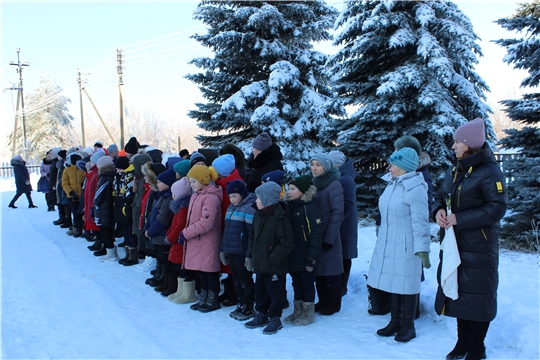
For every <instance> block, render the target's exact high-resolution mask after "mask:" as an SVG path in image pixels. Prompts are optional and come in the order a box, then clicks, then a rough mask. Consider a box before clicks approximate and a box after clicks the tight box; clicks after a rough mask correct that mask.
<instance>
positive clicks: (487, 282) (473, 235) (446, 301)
mask: <svg viewBox="0 0 540 360" xmlns="http://www.w3.org/2000/svg"><path fill="white" fill-rule="evenodd" d="M448 194H450V199H451V209H452V213H454V214H456V221H457V225H454V231H455V234H456V240H457V247H458V251H459V256H460V258H461V264H460V265H459V267H458V295H459V296H458V299H457V300H455V301H454V300H452V299H450V298H448V297H445V296H444V293H443V292H442V289H441V287H440V272H441V266H442V264H439V268H438V270H437V280H438V282H439V287H438V289H437V295H436V299H435V310H436V311H437V313H438V314H444V315H447V316H451V317H456V318H460V319H466V320H471V321H491V320H493V319H494V318H495V316H496V314H497V286H498V284H499V273H498V267H499V226H500V220H501V219H502V218H503V216H504V214H505V212H506V207H507V203H508V195H507V192H506V189H505V187H504V177H503V174H502V172H501V170H500V169H499V167H498V165H497V162H496V160H495V157H494V155H493V152H492V151H491V149H490V148H489V146H488V145H487V143H485V144H484V146H483V148H482V149H481V151H480V152H478V153H475V154H472V155H469V156H467V157H466V158H464V159H462V160H458V162H457V165H456V166H454V167H451V168H450V169H448V172H447V173H446V177H445V178H444V180H443V182H442V184H441V186H440V187H439V190H438V192H437V195H436V196H435V202H434V204H433V216H435V214H437V211H439V210H440V209H445V208H446V199H447V198H448ZM441 241H442V239H441ZM440 258H441V259H442V254H440Z"/></svg>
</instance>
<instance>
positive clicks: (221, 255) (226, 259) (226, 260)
mask: <svg viewBox="0 0 540 360" xmlns="http://www.w3.org/2000/svg"><path fill="white" fill-rule="evenodd" d="M219 260H221V263H222V264H223V265H227V264H228V263H229V257H228V256H227V254H225V253H224V252H223V251H220V252H219Z"/></svg>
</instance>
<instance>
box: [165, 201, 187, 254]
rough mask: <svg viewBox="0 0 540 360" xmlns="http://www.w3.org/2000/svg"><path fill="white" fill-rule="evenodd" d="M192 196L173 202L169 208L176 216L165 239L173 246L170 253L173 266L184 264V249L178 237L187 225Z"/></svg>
mask: <svg viewBox="0 0 540 360" xmlns="http://www.w3.org/2000/svg"><path fill="white" fill-rule="evenodd" d="M190 198H191V194H188V195H183V196H182V197H180V198H179V199H176V200H173V201H171V203H170V204H169V208H170V209H171V211H172V212H173V214H174V217H173V219H172V223H171V227H169V230H167V234H165V238H167V241H168V242H169V243H170V244H171V251H170V252H169V261H170V262H172V263H173V264H182V259H183V258H184V247H183V246H182V245H180V244H179V243H178V237H179V236H180V233H181V232H182V230H184V228H185V227H186V223H187V213H188V207H189V199H190Z"/></svg>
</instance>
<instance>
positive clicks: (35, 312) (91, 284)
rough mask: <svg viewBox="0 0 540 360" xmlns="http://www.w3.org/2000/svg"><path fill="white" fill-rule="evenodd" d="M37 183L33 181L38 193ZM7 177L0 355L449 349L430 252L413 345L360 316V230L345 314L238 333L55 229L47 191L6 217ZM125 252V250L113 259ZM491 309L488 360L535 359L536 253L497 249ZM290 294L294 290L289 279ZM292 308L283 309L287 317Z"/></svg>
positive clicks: (348, 354)
mask: <svg viewBox="0 0 540 360" xmlns="http://www.w3.org/2000/svg"><path fill="white" fill-rule="evenodd" d="M37 180H38V177H37V176H36V175H32V183H33V185H34V188H36V184H37ZM14 190H15V186H14V180H13V178H0V191H1V193H2V207H1V208H0V212H1V219H2V236H1V241H2V330H3V331H2V358H9V359H30V358H40V359H42V358H45V359H50V358H82V359H90V358H92V359H97V358H108V359H120V358H122V359H124V358H129V359H135V358H152V359H157V358H159V359H165V358H186V359H188V358H190V359H191V358H213V359H217V358H219V359H221V358H245V359H285V358H287V359H288V358H299V359H321V358H325V359H326V358H339V359H355V358H359V359H373V358H383V359H436V358H437V359H442V358H444V356H445V355H446V354H447V353H448V352H449V351H450V350H451V348H452V347H453V345H454V343H455V341H456V329H455V328H456V325H455V319H452V318H447V317H439V316H437V315H436V314H435V312H434V310H433V300H434V296H435V289H436V280H435V273H436V267H437V263H438V244H437V243H432V245H431V255H430V258H431V262H432V264H433V266H432V267H431V268H430V269H428V270H426V281H425V282H424V283H422V292H421V308H422V310H421V313H422V315H421V317H420V319H418V320H417V321H416V330H417V334H418V336H417V338H416V339H413V340H412V341H410V342H409V343H405V344H403V343H397V342H396V341H394V340H393V339H392V338H382V337H379V336H377V335H376V334H375V331H376V330H377V329H379V328H381V327H383V326H385V325H386V323H387V322H388V320H389V315H385V316H372V315H369V314H368V313H367V296H366V283H365V279H364V274H366V273H367V270H368V268H369V260H370V258H371V253H372V251H373V247H374V243H375V235H374V234H375V229H374V227H373V226H360V227H359V238H358V240H359V241H358V247H359V250H360V251H359V254H360V255H359V258H357V259H354V260H353V267H352V272H351V280H350V284H349V293H348V294H347V295H346V296H345V297H344V298H343V306H342V310H341V311H340V312H339V313H337V314H335V315H332V316H329V317H324V316H320V315H316V316H315V323H313V324H311V325H309V326H307V327H295V326H291V325H286V324H285V325H284V327H283V329H282V330H280V331H279V332H278V333H277V334H276V335H272V336H267V335H263V334H262V330H261V329H252V330H250V329H246V328H245V327H244V326H243V324H242V323H241V322H239V321H236V320H234V319H232V318H230V317H229V312H231V311H232V310H233V308H223V309H221V310H217V311H214V312H211V313H208V314H202V313H200V312H196V311H192V310H190V309H189V305H176V304H173V303H171V302H169V301H167V300H166V299H165V298H164V297H162V296H161V295H160V294H158V293H156V292H155V291H153V289H152V288H151V287H149V286H147V285H145V284H144V280H145V279H146V278H147V277H149V274H148V272H146V271H147V270H146V271H145V270H144V265H142V264H141V265H137V266H132V267H124V266H121V265H118V264H117V263H112V262H111V263H101V262H100V261H99V260H98V259H97V258H96V257H94V256H93V255H92V254H91V252H90V251H88V250H87V248H86V247H87V246H88V245H89V243H88V242H87V241H86V240H83V239H75V238H72V237H69V236H67V235H66V234H65V230H64V229H60V228H59V227H57V226H53V225H52V221H53V220H56V216H57V213H56V212H46V205H45V199H44V195H43V194H40V193H37V192H33V194H32V195H33V199H34V201H35V202H36V204H37V205H38V206H39V208H38V209H28V208H27V203H26V198H25V197H24V196H23V197H21V198H20V199H19V200H18V202H17V205H18V207H19V208H18V209H9V208H8V207H7V204H8V202H9V201H10V200H11V198H12V196H13V195H14ZM119 253H120V255H122V256H123V255H124V252H123V250H120V251H119ZM499 273H500V285H499V309H498V310H499V312H498V315H497V318H496V319H495V320H494V321H493V323H492V324H491V326H490V329H489V331H488V334H487V338H486V345H487V355H488V359H538V358H540V352H539V345H538V339H539V328H540V326H539V259H538V255H537V254H536V255H533V254H524V253H517V252H510V251H505V250H502V251H501V255H500V268H499ZM287 287H288V298H289V301H291V302H292V299H293V298H292V297H293V291H292V288H291V281H290V278H288V281H287ZM291 312H292V308H289V309H286V310H284V312H283V317H284V316H287V315H289V314H290V313H291Z"/></svg>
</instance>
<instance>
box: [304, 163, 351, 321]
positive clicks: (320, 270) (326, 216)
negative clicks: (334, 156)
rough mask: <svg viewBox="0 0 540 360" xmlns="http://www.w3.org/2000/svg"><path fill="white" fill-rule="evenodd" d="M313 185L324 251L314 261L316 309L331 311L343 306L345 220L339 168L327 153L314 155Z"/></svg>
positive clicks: (312, 167) (323, 312)
mask: <svg viewBox="0 0 540 360" xmlns="http://www.w3.org/2000/svg"><path fill="white" fill-rule="evenodd" d="M310 167H311V174H312V175H313V185H314V186H315V187H316V188H317V196H316V197H315V204H316V205H317V207H318V208H319V210H320V211H321V221H322V245H321V247H322V251H321V255H320V260H319V261H318V262H317V264H316V265H315V274H316V275H317V277H316V280H315V287H316V288H317V296H318V297H319V302H318V303H316V304H315V312H318V313H319V314H321V315H332V314H335V313H337V312H339V311H340V310H341V274H342V273H343V251H342V248H341V238H340V234H339V229H340V227H341V223H342V222H343V212H344V210H343V208H344V200H343V187H342V186H341V184H340V183H339V177H340V173H339V170H338V169H336V168H334V165H333V164H332V160H331V159H330V157H329V156H328V155H327V154H318V155H315V156H313V157H312V158H311V161H310Z"/></svg>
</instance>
